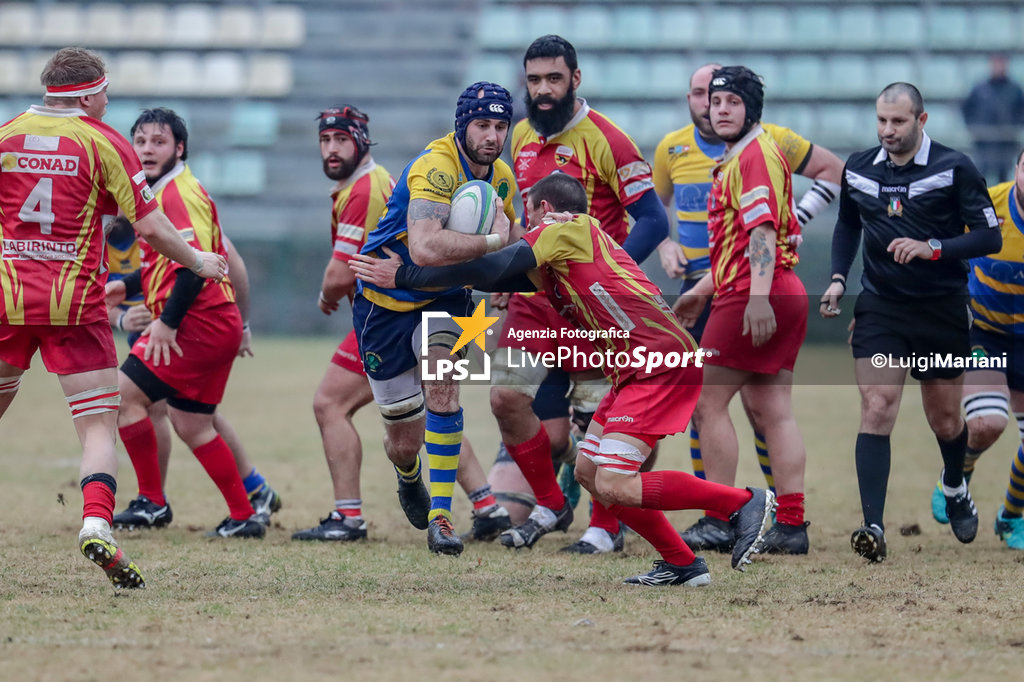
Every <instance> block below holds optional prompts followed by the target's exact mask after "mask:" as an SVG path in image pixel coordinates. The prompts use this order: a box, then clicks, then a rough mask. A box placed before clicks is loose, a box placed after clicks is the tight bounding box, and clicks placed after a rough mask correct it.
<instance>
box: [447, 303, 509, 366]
mask: <svg viewBox="0 0 1024 682" xmlns="http://www.w3.org/2000/svg"><path fill="white" fill-rule="evenodd" d="M452 320H454V321H455V324H457V325H459V326H460V327H462V334H460V335H459V341H458V343H456V344H455V348H452V352H451V353H449V355H455V354H456V353H457V352H458V351H459V350H461V349H462V347H463V346H465V345H466V344H468V343H470V342H471V341H475V342H476V345H478V346H480V350H487V349H486V348H484V332H486V331H487V329H488V327H490V326H491V325H493V324H494V323H495V322H497V321H498V318H497V317H487V315H485V314H484V302H483V301H480V303H479V304H477V306H476V310H474V311H473V316H472V317H455V316H454V315H453V316H452Z"/></svg>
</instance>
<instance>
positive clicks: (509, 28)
mask: <svg viewBox="0 0 1024 682" xmlns="http://www.w3.org/2000/svg"><path fill="white" fill-rule="evenodd" d="M526 32H527V31H526V21H525V18H524V16H523V10H522V9H521V8H519V7H511V6H509V5H495V4H493V3H488V4H485V5H484V8H483V9H482V10H480V16H479V19H478V20H477V26H476V40H477V43H478V44H480V45H485V46H487V47H489V48H503V47H504V48H517V49H522V46H523V42H522V41H523V37H524V36H525V35H526ZM531 40H532V39H531Z"/></svg>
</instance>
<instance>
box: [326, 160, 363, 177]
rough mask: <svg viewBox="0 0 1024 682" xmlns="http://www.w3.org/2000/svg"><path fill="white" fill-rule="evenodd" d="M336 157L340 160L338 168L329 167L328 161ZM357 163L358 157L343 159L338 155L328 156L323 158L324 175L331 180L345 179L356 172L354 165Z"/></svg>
mask: <svg viewBox="0 0 1024 682" xmlns="http://www.w3.org/2000/svg"><path fill="white" fill-rule="evenodd" d="M332 159H337V160H338V161H340V162H341V165H340V166H338V168H331V167H330V165H328V161H331V160H332ZM358 165H359V161H358V159H343V158H341V157H340V156H329V157H327V158H326V159H324V175H326V176H327V177H329V178H330V179H331V180H345V179H346V178H349V177H351V176H352V174H353V173H355V172H356V166H358Z"/></svg>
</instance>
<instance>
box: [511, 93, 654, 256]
mask: <svg viewBox="0 0 1024 682" xmlns="http://www.w3.org/2000/svg"><path fill="white" fill-rule="evenodd" d="M512 159H513V164H512V165H513V167H514V168H515V173H516V183H517V184H518V185H519V191H520V192H522V195H523V202H524V206H525V202H526V195H527V194H528V193H529V191H530V188H531V187H533V185H534V183H536V182H537V181H538V180H540V179H541V178H543V177H545V176H547V175H550V174H551V173H553V172H555V171H561V172H563V173H568V174H569V175H571V176H572V177H574V178H576V179H577V180H579V181H580V183H581V184H582V185H583V187H584V189H586V190H587V206H589V207H590V214H591V215H592V216H594V217H595V218H596V219H597V220H598V221H599V222H600V224H601V227H602V229H604V231H605V232H607V233H608V234H610V235H611V236H612V239H614V240H615V241H616V242H617V243H619V244H621V243H622V242H624V241H625V240H626V236H627V235H628V234H629V215H628V214H627V212H626V207H627V206H629V205H630V204H632V203H633V202H635V201H637V200H638V199H639V198H640V196H641V195H642V194H643V193H644V192H646V191H647V190H650V189H653V188H654V182H653V181H652V180H651V167H650V166H649V165H648V164H647V162H646V161H644V157H643V156H641V154H640V150H639V149H637V146H636V144H634V143H633V140H631V139H630V137H629V135H627V134H626V133H624V132H623V131H622V130H621V129H620V128H619V127H618V126H616V125H615V124H614V123H612V122H611V121H610V120H609V119H608V118H606V117H605V116H604V115H603V114H600V113H598V112H596V111H594V110H593V109H591V108H590V106H589V105H588V104H587V103H586V101H582V106H581V107H580V110H579V111H578V112H576V115H575V116H573V117H572V120H570V121H569V124H568V125H567V126H566V127H565V130H563V131H562V132H561V133H559V134H557V135H555V136H554V137H552V138H542V137H540V136H539V135H537V132H536V131H535V130H534V129H533V127H532V126H530V121H529V119H523V120H522V121H520V122H519V123H517V124H516V127H515V129H513V131H512ZM524 215H525V209H524Z"/></svg>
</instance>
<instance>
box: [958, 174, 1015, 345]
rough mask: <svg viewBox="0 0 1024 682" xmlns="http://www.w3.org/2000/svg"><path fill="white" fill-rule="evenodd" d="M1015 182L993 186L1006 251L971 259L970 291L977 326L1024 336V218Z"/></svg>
mask: <svg viewBox="0 0 1024 682" xmlns="http://www.w3.org/2000/svg"><path fill="white" fill-rule="evenodd" d="M1013 187H1014V183H1013V182H1004V183H1002V184H999V185H995V186H994V187H989V189H988V193H989V196H990V197H991V198H992V205H993V206H995V209H996V217H997V218H998V219H999V229H1000V230H1002V233H1003V248H1002V249H1000V250H999V253H994V254H991V255H988V256H981V257H980V258H972V259H971V260H970V268H971V269H970V272H969V273H968V275H967V290H968V291H969V292H970V294H971V312H972V313H973V315H974V324H975V325H976V326H977V327H978V328H979V329H983V330H985V331H989V332H994V333H996V334H1007V335H1019V334H1024V216H1021V214H1020V210H1019V209H1018V207H1017V202H1016V201H1015V200H1014V196H1013V195H1014V191H1013Z"/></svg>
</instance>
